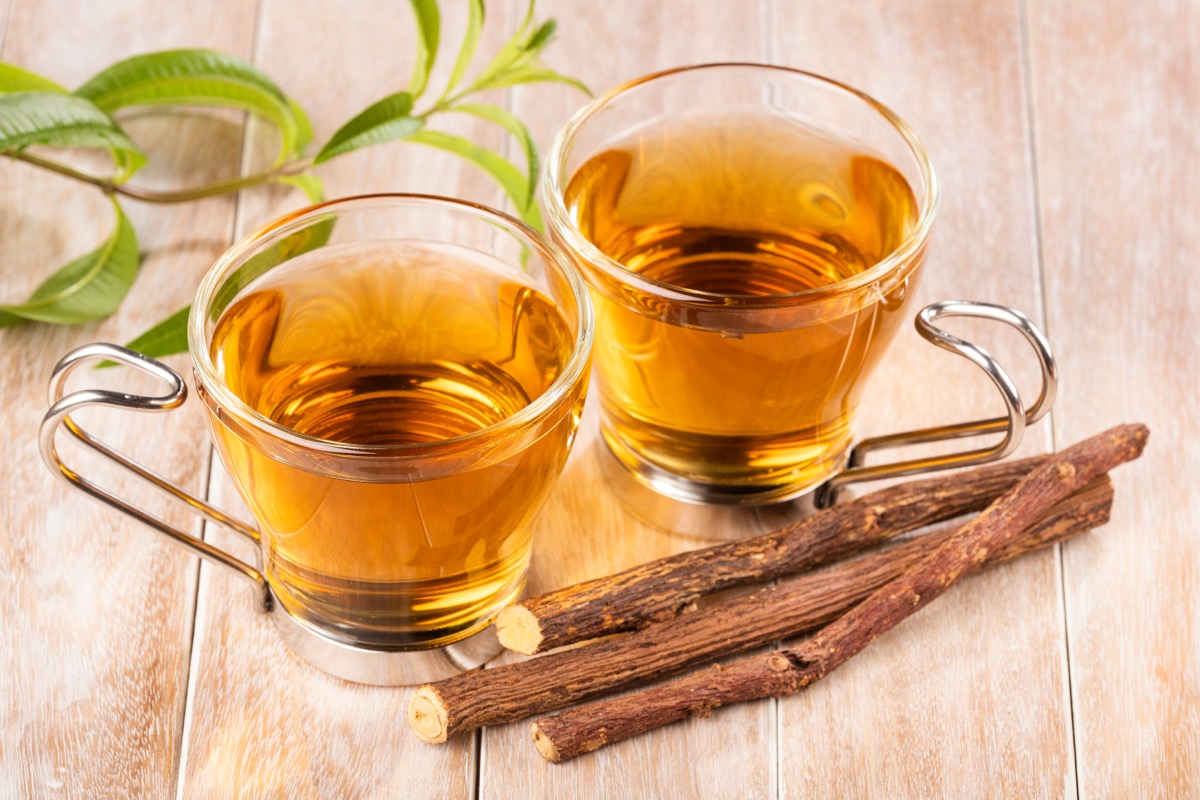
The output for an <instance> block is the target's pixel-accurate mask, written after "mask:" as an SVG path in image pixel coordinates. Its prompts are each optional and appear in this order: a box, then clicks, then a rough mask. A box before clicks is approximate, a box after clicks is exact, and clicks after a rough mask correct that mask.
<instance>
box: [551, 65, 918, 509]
mask: <svg viewBox="0 0 1200 800" xmlns="http://www.w3.org/2000/svg"><path fill="white" fill-rule="evenodd" d="M543 180H544V182H543V187H542V188H543V198H544V203H545V206H546V219H547V224H548V228H549V231H550V233H551V236H552V238H553V239H554V241H555V242H556V243H558V244H559V245H560V246H561V247H562V248H563V249H564V250H566V251H567V252H568V253H570V255H571V257H572V258H573V259H574V261H575V263H576V264H577V265H578V266H579V267H580V269H581V271H582V272H583V273H584V276H585V278H586V280H587V282H588V286H589V288H590V289H591V292H592V298H593V302H594V304H595V307H596V326H597V337H598V338H597V344H596V352H595V358H596V370H597V391H598V393H599V398H600V404H601V409H602V422H601V429H602V433H603V438H604V441H605V443H606V444H607V445H608V448H609V449H610V450H611V451H612V453H613V454H614V455H615V456H616V458H617V459H618V460H619V461H620V463H621V464H622V465H623V466H624V467H625V468H626V469H627V470H629V471H630V472H631V473H632V474H633V475H634V476H636V477H638V478H639V479H640V480H641V481H643V482H644V483H646V484H648V485H650V486H652V487H653V488H654V489H656V490H658V491H660V492H663V493H666V494H668V495H671V496H674V497H677V498H679V499H682V500H689V501H696V502H703V503H715V504H723V503H728V504H758V503H763V502H772V501H777V500H783V499H787V498H790V497H795V496H797V495H800V494H802V493H805V492H807V491H809V490H810V489H812V488H814V487H816V486H817V485H818V484H820V483H822V482H823V481H825V480H827V479H828V478H829V477H830V476H831V475H833V474H834V473H836V472H838V471H839V470H840V469H841V468H842V467H843V466H844V465H845V463H846V459H847V453H848V451H849V447H850V444H851V430H852V426H853V420H854V415H855V411H856V410H857V408H858V406H859V404H860V403H861V402H862V401H863V399H864V397H865V396H866V393H867V385H868V378H869V377H870V375H871V373H872V372H873V371H874V369H875V367H876V366H877V365H878V363H879V361H880V359H881V358H882V357H883V355H884V353H885V351H886V350H887V347H888V344H889V343H890V342H891V340H892V339H893V337H894V336H895V334H896V332H897V330H898V328H899V327H900V325H901V323H902V322H903V321H904V320H906V319H909V318H910V316H911V309H910V306H911V299H912V296H913V290H914V287H915V284H916V281H917V279H918V277H919V276H920V272H921V265H922V261H923V260H924V257H925V253H926V249H927V247H928V244H929V235H930V231H931V230H932V228H933V221H934V216H935V214H936V210H937V205H938V184H937V180H936V177H935V175H934V171H933V167H932V166H931V165H930V163H929V159H928V157H927V156H926V153H925V150H924V148H923V147H922V145H921V143H920V141H919V140H918V139H917V137H916V135H915V134H914V133H913V131H912V130H911V129H910V128H909V127H908V126H907V125H906V124H905V123H904V122H903V121H901V120H900V119H899V118H898V117H897V116H896V115H895V114H894V113H892V112H891V111H890V110H888V109H887V108H886V107H884V106H883V105H882V104H880V103H878V102H877V101H875V100H873V99H871V98H870V97H868V96H866V95H865V94H863V93H861V92H859V91H857V90H854V89H851V88H850V87H848V86H844V85H842V84H839V83H836V82H834V81H830V80H827V79H825V78H821V77H818V76H816V75H810V74H808V73H804V72H799V71H796V70H791V69H785V68H781V67H770V66H763V65H754V64H712V65H702V66H697V67H687V68H683V69H676V70H671V71H669V72H663V73H659V74H656V75H651V76H648V77H645V78H641V79H639V80H635V81H632V82H630V83H627V84H625V85H624V86H621V87H618V88H617V89H615V90H613V91H611V92H609V93H608V94H606V95H604V96H603V97H601V98H599V99H597V100H596V101H595V102H593V103H592V104H590V105H589V106H587V107H585V108H584V109H583V110H581V111H580V112H579V113H578V114H576V115H575V116H574V117H573V118H572V119H571V120H570V121H569V122H568V123H567V125H566V126H565V127H564V128H563V130H562V131H561V132H560V133H559V135H558V137H557V139H556V140H555V142H554V144H553V147H552V148H551V150H550V153H549V157H548V164H547V169H546V170H545V174H544V179H543Z"/></svg>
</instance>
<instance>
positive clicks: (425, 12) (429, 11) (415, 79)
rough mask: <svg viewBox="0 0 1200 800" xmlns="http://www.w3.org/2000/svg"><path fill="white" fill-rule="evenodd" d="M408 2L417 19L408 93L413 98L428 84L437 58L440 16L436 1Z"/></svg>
mask: <svg viewBox="0 0 1200 800" xmlns="http://www.w3.org/2000/svg"><path fill="white" fill-rule="evenodd" d="M409 2H410V3H411V4H412V9H413V14H414V15H415V16H416V18H417V59H416V63H415V64H414V65H413V76H412V80H411V81H409V85H408V91H409V93H410V94H412V96H413V97H420V96H421V93H422V92H424V91H425V86H426V85H428V83H429V73H430V72H431V71H432V70H433V61H434V59H435V58H437V51H438V37H439V35H440V30H441V14H440V12H439V11H438V5H437V0H409Z"/></svg>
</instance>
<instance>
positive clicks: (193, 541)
mask: <svg viewBox="0 0 1200 800" xmlns="http://www.w3.org/2000/svg"><path fill="white" fill-rule="evenodd" d="M100 359H103V360H108V361H117V362H120V363H122V364H127V365H129V366H131V367H135V368H137V369H140V370H141V371H143V372H146V373H148V374H150V375H153V376H154V377H155V378H158V379H159V380H161V381H163V382H164V383H165V384H166V385H167V387H168V392H167V393H166V394H164V395H160V396H157V397H147V396H144V395H131V394H124V393H121V392H113V391H105V390H99V389H82V390H80V391H77V392H72V393H71V394H69V395H66V396H65V397H64V396H63V390H64V387H65V385H66V381H67V378H68V377H69V376H70V374H71V373H72V372H74V371H75V369H76V368H77V367H79V366H80V365H81V364H83V363H84V362H87V361H95V360H100ZM186 399H187V386H186V385H185V384H184V382H183V378H181V377H180V376H179V373H177V372H175V371H174V370H173V369H171V368H170V367H167V366H165V365H163V364H161V363H159V362H158V361H155V360H154V359H152V358H147V357H146V356H144V355H142V354H141V353H137V352H134V351H133V350H129V349H127V348H124V347H119V346H117V345H114V344H103V343H96V344H88V345H84V346H83V347H78V348H76V349H75V350H72V351H71V352H70V353H68V354H67V355H66V356H64V357H63V359H62V360H61V361H59V362H58V365H57V366H55V367H54V372H53V373H52V374H51V376H50V410H49V411H47V412H46V415H45V416H44V417H43V418H42V424H41V429H40V432H39V437H38V442H39V445H40V448H41V453H42V460H43V461H45V462H46V465H47V466H48V467H49V468H50V470H51V472H53V473H54V474H55V475H57V476H58V477H59V478H60V479H62V480H63V481H65V482H66V483H67V484H68V485H70V486H72V487H74V488H76V489H78V490H79V491H81V492H84V493H85V494H87V495H90V496H91V497H93V498H95V499H97V500H99V501H100V502H102V503H104V504H106V505H108V506H111V507H112V508H115V509H117V510H118V511H122V512H124V513H126V514H128V515H129V516H131V517H133V518H134V519H136V520H138V521H140V522H142V523H144V524H146V525H149V526H150V527H151V528H154V529H155V530H156V531H159V532H160V533H163V534H166V536H167V538H168V539H169V540H170V541H171V542H173V543H174V544H176V545H179V546H181V547H184V548H185V549H187V550H189V551H190V552H192V553H195V554H196V555H198V556H200V557H201V558H204V559H207V560H209V561H211V562H213V563H215V564H220V565H222V566H224V567H228V568H229V569H231V570H233V571H234V572H235V573H237V574H238V575H240V576H242V577H243V578H245V579H246V580H248V581H250V582H251V583H252V584H254V587H255V590H256V591H257V593H258V597H259V606H260V609H261V610H262V611H268V610H270V608H271V591H270V589H269V588H268V586H267V581H266V578H264V577H263V574H262V572H261V571H260V570H259V569H257V568H256V567H253V566H251V565H249V564H247V563H246V562H244V561H242V560H241V559H238V558H235V557H234V556H231V555H230V554H228V553H226V552H225V551H224V550H220V549H218V548H217V547H214V546H213V545H211V544H209V543H208V542H205V541H204V540H202V539H198V538H196V537H195V536H192V535H190V534H188V533H185V532H184V531H181V530H180V529H178V528H176V527H175V526H174V525H171V524H170V523H169V522H166V521H164V520H162V519H160V518H159V517H156V516H154V515H152V514H150V513H148V512H146V511H143V510H142V509H140V508H138V507H137V506H134V505H132V504H130V503H128V502H126V501H125V500H122V499H121V498H120V497H117V496H116V495H115V494H113V493H112V492H110V491H108V490H107V489H104V488H103V487H101V486H99V485H97V484H95V483H93V482H92V481H90V480H88V479H87V478H85V477H83V476H82V475H80V474H79V473H78V472H76V471H75V470H73V469H71V468H70V467H69V466H67V465H66V464H64V463H63V460H62V458H61V457H59V454H58V448H57V446H56V444H55V437H56V435H57V433H58V430H59V428H60V427H64V428H65V429H66V430H67V432H68V433H70V434H71V435H72V436H74V437H75V439H76V440H78V441H79V442H80V443H81V444H83V445H84V446H85V447H88V448H90V449H91V450H94V451H95V452H97V453H99V454H100V455H101V456H103V457H104V458H106V459H108V460H109V461H111V462H113V463H114V464H116V465H117V466H119V467H121V468H122V469H124V470H125V471H126V472H128V473H130V474H132V475H134V476H136V477H138V478H140V479H142V480H143V481H144V482H146V483H148V484H150V485H151V486H153V487H155V488H156V489H159V490H161V491H163V492H165V493H166V494H167V495H169V496H170V497H172V498H174V499H175V500H176V501H178V502H180V503H182V504H183V505H186V506H187V507H188V508H189V509H190V510H191V511H192V512H193V513H196V514H199V515H200V516H201V517H203V518H204V519H206V520H208V521H209V522H212V523H214V524H217V525H221V526H223V527H225V528H228V529H230V530H232V531H234V532H236V533H238V534H241V535H242V536H244V537H245V538H247V539H249V540H250V541H252V542H254V543H256V544H257V543H258V541H259V534H258V531H257V530H255V529H254V528H253V527H252V526H250V525H247V524H245V523H243V522H239V521H238V520H236V519H234V518H233V517H230V516H229V515H228V514H226V513H225V512H223V511H221V510H219V509H217V508H213V507H212V506H211V505H209V504H208V503H206V502H204V501H203V500H201V499H199V498H197V497H194V496H192V495H191V494H189V493H188V492H186V491H184V490H183V489H181V488H180V487H178V486H176V485H175V484H174V483H171V482H170V481H169V480H167V479H166V478H164V477H162V476H161V475H157V474H155V473H154V472H152V471H150V470H148V469H146V468H145V467H143V466H142V465H140V464H138V463H136V462H134V461H131V460H130V459H128V458H126V457H125V456H123V455H121V454H120V453H118V452H117V451H116V450H114V449H112V448H111V447H109V446H108V445H106V444H105V443H104V442H102V441H100V440H99V439H97V438H95V437H94V436H92V435H91V434H89V433H88V432H87V431H85V430H83V428H81V427H79V425H78V423H76V422H75V421H74V420H73V419H71V417H70V414H71V413H72V412H74V411H76V410H77V409H80V408H84V407H87V406H108V407H110V408H123V409H133V410H135V411H170V410H171V409H175V408H178V407H179V406H181V405H183V402H184V400H186Z"/></svg>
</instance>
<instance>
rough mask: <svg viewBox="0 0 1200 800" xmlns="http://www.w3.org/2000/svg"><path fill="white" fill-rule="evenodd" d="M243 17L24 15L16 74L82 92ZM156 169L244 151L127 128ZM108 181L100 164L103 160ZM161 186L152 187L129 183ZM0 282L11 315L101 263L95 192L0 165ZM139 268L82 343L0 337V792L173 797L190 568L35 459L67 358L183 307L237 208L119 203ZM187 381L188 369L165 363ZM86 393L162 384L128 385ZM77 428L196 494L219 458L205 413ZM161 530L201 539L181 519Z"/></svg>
mask: <svg viewBox="0 0 1200 800" xmlns="http://www.w3.org/2000/svg"><path fill="white" fill-rule="evenodd" d="M239 5H240V4H238V3H236V2H217V3H211V4H206V5H205V7H203V8H199V7H197V8H195V9H191V10H188V9H184V8H179V7H170V6H168V5H165V4H162V3H152V2H133V1H132V0H131V1H130V2H121V3H105V4H94V3H87V2H54V3H43V2H16V3H14V4H13V5H12V8H11V9H10V12H11V13H9V15H8V25H7V35H6V40H5V42H6V43H5V48H4V52H3V57H4V60H5V61H9V62H13V63H17V64H19V65H22V66H24V67H27V68H30V69H33V70H35V71H38V72H42V73H44V74H46V75H49V76H50V77H53V78H55V79H57V80H59V81H60V82H63V83H65V84H67V85H68V86H74V85H76V84H78V83H79V82H80V81H82V80H83V79H85V78H87V77H88V76H89V75H90V74H92V73H93V72H94V71H96V70H98V69H100V68H101V67H103V66H105V65H107V64H108V63H110V62H112V61H115V60H117V59H118V58H123V57H125V56H128V55H130V54H131V53H133V52H134V51H137V50H145V49H149V48H151V47H170V46H179V45H182V44H184V43H201V44H205V45H209V46H214V47H220V48H223V49H226V50H229V51H231V52H235V53H238V52H240V53H242V54H246V55H248V53H249V45H250V39H249V32H248V31H246V30H244V29H242V28H241V27H240V26H238V25H236V24H235V21H236V19H237V15H238V6H239ZM129 128H130V131H131V133H132V134H133V135H134V137H135V138H136V139H137V140H138V141H139V142H141V143H143V145H144V146H145V147H146V148H147V149H148V150H149V151H150V152H151V153H152V159H154V160H156V161H158V160H162V161H170V162H172V163H173V164H174V167H173V168H172V171H173V172H174V173H175V175H176V176H177V177H178V179H179V180H182V181H186V182H189V183H203V182H206V181H212V180H217V179H219V178H221V177H224V175H222V174H220V173H219V172H218V171H217V166H216V165H219V164H222V163H224V164H228V163H229V162H230V161H231V160H234V159H236V156H237V152H238V148H239V142H238V138H237V137H236V136H232V135H229V131H228V126H227V125H224V124H223V123H219V122H205V121H203V120H195V119H193V120H186V121H183V122H180V123H177V124H173V125H172V126H171V127H170V130H171V132H170V134H169V135H167V133H166V128H165V127H164V126H163V125H162V124H161V121H160V120H154V119H143V120H140V121H138V122H136V123H131V124H130V126H129ZM101 166H102V164H101ZM136 181H137V182H138V183H139V184H141V185H155V184H156V183H157V179H156V175H155V173H153V172H151V173H148V174H146V175H142V176H138V178H137V179H136ZM0 185H2V186H3V192H0V206H2V211H0V254H2V257H0V272H2V274H3V279H2V284H0V285H2V286H3V297H4V300H6V301H7V300H14V301H16V300H21V299H24V297H25V296H26V295H27V294H28V292H29V291H30V290H31V289H32V288H33V287H34V286H35V285H37V284H38V283H39V282H40V281H41V280H42V279H44V278H45V277H46V276H47V275H48V274H49V273H50V272H51V271H52V270H53V269H56V268H57V267H59V266H61V265H62V264H63V263H65V262H66V261H67V260H69V259H71V258H74V257H76V256H78V255H81V254H82V253H85V252H87V251H89V250H92V249H93V248H94V247H96V245H97V244H98V243H99V242H100V241H101V240H102V239H103V238H104V237H105V236H106V235H107V234H108V232H109V230H110V228H111V224H112V222H111V219H112V216H111V214H112V212H111V209H110V208H109V207H108V204H107V203H106V202H105V201H104V200H103V199H102V197H101V195H100V194H99V192H97V191H95V190H94V189H90V188H88V187H84V186H82V185H80V184H76V183H74V182H71V181H68V180H66V179H63V178H58V177H53V176H48V175H46V174H45V173H42V172H41V171H38V170H35V169H33V168H31V167H27V166H25V165H21V164H16V163H14V162H11V161H9V160H7V159H5V160H3V161H2V162H0ZM125 207H126V211H127V212H128V214H129V216H130V217H131V219H132V221H133V223H134V225H135V227H136V229H137V231H138V234H139V242H140V246H141V249H142V250H144V251H146V252H147V253H148V257H147V258H146V259H145V261H144V263H143V265H142V273H141V276H140V277H139V280H138V282H137V284H136V285H135V287H134V289H133V291H132V293H131V294H130V296H129V298H128V299H127V301H126V304H125V306H124V307H123V308H122V313H121V315H120V317H119V319H111V320H108V321H106V322H103V323H99V324H90V325H84V326H79V327H73V328H51V327H47V326H26V327H23V328H19V329H10V330H6V331H4V332H0V396H3V398H4V403H3V406H2V408H0V428H2V429H3V430H4V439H3V444H4V446H3V452H4V466H3V468H2V469H3V476H4V477H3V480H2V481H0V506H2V508H3V520H4V521H3V534H2V535H0V583H3V585H4V586H5V587H6V588H5V591H4V592H3V593H0V675H3V678H0V796H4V797H13V798H16V797H22V798H26V797H30V798H37V797H50V796H53V797H76V798H78V797H165V796H167V795H169V794H171V793H172V792H173V790H174V785H175V777H176V776H175V773H176V765H177V762H178V752H179V749H178V744H179V732H180V729H181V727H182V722H183V704H184V693H185V689H186V685H187V670H188V651H189V647H190V638H191V627H192V614H193V604H194V598H195V588H196V571H197V567H196V562H195V559H193V558H191V557H188V556H185V555H183V554H181V553H180V552H179V551H178V550H177V549H175V548H174V547H172V546H170V545H168V544H166V543H165V542H164V541H163V540H162V539H161V538H159V537H157V536H156V535H155V534H154V533H153V532H151V531H149V530H148V529H145V528H142V527H141V526H140V525H138V524H136V523H134V522H132V521H130V520H127V519H125V518H124V517H121V516H119V515H118V514H116V513H115V512H112V511H107V510H103V509H102V508H101V506H99V505H97V504H94V503H92V502H90V501H89V500H87V499H85V498H84V497H83V496H82V495H80V494H77V493H74V492H70V491H69V490H67V489H66V487H64V486H62V485H60V484H59V483H57V482H55V481H54V479H53V478H52V477H51V475H50V473H49V472H48V471H47V470H46V469H45V467H43V466H42V463H41V460H40V458H39V457H38V453H37V440H36V436H37V426H38V421H39V419H40V417H41V415H42V413H43V412H44V411H45V409H46V383H47V380H48V378H49V374H50V370H51V368H52V367H53V365H54V363H55V362H56V361H57V360H58V358H59V357H60V356H62V355H64V354H65V353H66V352H67V351H68V350H69V349H71V348H72V347H75V346H77V345H79V344H83V343H85V342H90V341H95V340H108V341H117V342H123V341H127V340H128V339H130V338H132V337H133V336H134V335H136V334H137V333H139V332H140V331H141V330H142V329H144V328H145V327H147V326H148V325H149V324H151V323H153V322H156V321H157V320H158V319H159V318H161V317H162V316H164V315H165V314H166V313H167V312H169V311H172V310H174V309H175V308H178V307H181V306H182V305H183V304H185V303H186V302H187V301H188V299H189V296H190V294H191V291H192V287H193V286H194V283H195V281H196V280H198V278H199V275H200V274H201V273H202V272H203V270H204V269H205V268H206V267H207V265H208V264H209V263H211V261H212V259H213V258H214V257H215V255H216V254H217V253H218V252H220V250H221V249H222V248H223V247H224V246H225V243H226V241H227V239H228V236H229V233H230V230H231V228H232V223H233V212H234V204H233V202H232V201H231V200H228V199H225V200H215V201H209V202H206V203H203V204H199V205H196V206H194V207H192V208H188V209H179V208H151V207H148V206H142V205H137V204H134V203H126V204H125ZM174 363H175V364H176V365H177V366H178V365H180V363H181V362H179V361H178V360H177V361H175V362H174ZM82 384H92V385H104V386H108V387H114V388H115V387H120V388H122V389H126V390H134V391H137V390H146V389H156V388H157V387H154V386H152V385H151V384H149V383H148V382H146V381H137V380H134V379H132V378H131V377H130V376H129V375H128V374H126V373H124V372H121V371H111V372H107V373H94V372H90V371H89V372H88V374H86V375H85V376H82V377H81V378H80V379H79V380H78V381H77V382H76V384H75V385H76V386H78V385H82ZM84 421H85V422H86V423H88V424H89V425H91V426H94V428H95V430H96V432H97V433H98V434H99V435H101V436H102V438H104V439H105V440H106V441H108V442H110V443H112V444H114V445H116V446H118V447H119V448H122V449H124V448H128V449H129V451H130V452H132V453H134V454H136V456H137V457H139V458H141V459H144V460H145V461H146V462H147V463H150V464H152V465H153V466H154V467H155V468H156V469H159V470H161V471H162V472H163V473H164V474H165V475H167V476H168V477H170V478H172V479H174V480H177V481H180V482H181V483H183V484H184V485H185V486H187V487H189V488H191V489H193V490H200V489H202V487H203V485H204V482H205V479H206V472H207V468H208V449H207V448H206V447H205V446H204V445H203V443H204V437H205V434H204V432H203V430H202V429H201V427H200V424H199V423H200V419H199V417H188V416H187V415H171V416H170V417H165V418H164V417H158V418H149V417H134V416H132V415H130V414H117V415H112V414H103V413H93V414H89V415H86V416H85V417H84ZM64 454H65V455H66V456H67V457H68V458H69V460H70V461H71V462H73V463H75V464H77V465H79V466H80V467H83V466H86V467H88V468H89V469H90V470H91V472H92V474H96V475H97V476H98V477H99V479H100V480H101V482H103V483H105V484H106V485H108V486H114V487H118V488H119V489H120V490H121V491H122V492H124V493H127V494H128V496H130V497H132V498H134V499H135V500H136V501H137V502H139V503H146V504H148V505H150V506H151V507H152V508H158V509H163V508H164V506H165V504H164V503H162V502H161V501H159V498H158V496H157V495H155V494H153V493H151V492H149V491H146V490H142V489H134V488H132V483H131V482H130V481H125V480H118V479H116V478H115V476H114V473H113V471H112V470H111V469H108V468H106V467H104V466H99V467H98V466H97V461H96V460H95V459H81V458H80V457H79V454H78V451H77V449H76V448H74V447H71V446H69V445H64ZM169 519H171V520H173V521H174V522H175V523H177V524H180V525H183V526H185V527H186V528H187V529H189V530H194V531H198V529H199V526H198V525H194V524H193V522H192V520H191V519H190V518H189V517H188V516H187V515H186V514H178V513H171V514H170V515H169Z"/></svg>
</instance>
